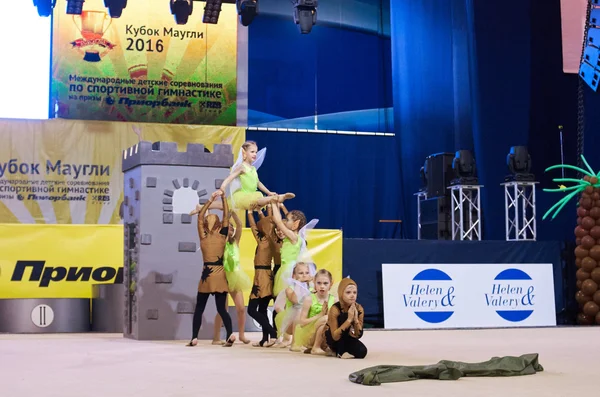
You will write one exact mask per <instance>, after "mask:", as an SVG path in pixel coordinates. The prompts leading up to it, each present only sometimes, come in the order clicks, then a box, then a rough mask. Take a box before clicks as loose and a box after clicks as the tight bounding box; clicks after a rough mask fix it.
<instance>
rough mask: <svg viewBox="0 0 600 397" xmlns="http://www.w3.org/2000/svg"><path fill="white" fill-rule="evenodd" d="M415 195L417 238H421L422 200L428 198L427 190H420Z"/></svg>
mask: <svg viewBox="0 0 600 397" xmlns="http://www.w3.org/2000/svg"><path fill="white" fill-rule="evenodd" d="M415 196H417V240H421V201H424V200H427V192H418V193H415Z"/></svg>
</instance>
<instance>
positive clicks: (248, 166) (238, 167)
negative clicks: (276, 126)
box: [211, 141, 296, 210]
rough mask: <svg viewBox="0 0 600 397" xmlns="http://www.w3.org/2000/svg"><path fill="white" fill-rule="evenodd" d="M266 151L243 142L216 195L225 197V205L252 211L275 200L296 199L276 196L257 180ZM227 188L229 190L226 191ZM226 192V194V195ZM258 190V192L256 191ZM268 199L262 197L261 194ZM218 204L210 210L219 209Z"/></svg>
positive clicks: (283, 195) (281, 201)
mask: <svg viewBox="0 0 600 397" xmlns="http://www.w3.org/2000/svg"><path fill="white" fill-rule="evenodd" d="M266 151H267V149H266V148H264V149H262V150H261V151H260V152H259V151H258V146H257V145H256V142H254V141H247V142H245V143H244V144H243V145H242V147H241V148H240V152H239V154H238V159H237V162H236V163H235V164H234V165H233V167H231V173H230V174H229V176H228V177H227V178H225V180H224V181H223V183H222V184H221V187H220V188H219V190H217V194H218V195H224V194H225V195H226V196H227V200H228V202H227V204H229V206H230V208H232V209H234V210H249V209H250V210H252V209H255V208H262V207H264V206H265V205H267V204H269V202H270V201H271V200H272V199H273V198H275V200H276V201H278V202H280V203H283V202H284V201H285V200H288V199H292V198H294V197H296V195H295V194H294V193H285V194H277V193H274V192H271V191H270V190H269V189H267V187H266V186H265V185H263V184H262V182H261V181H260V180H259V179H258V173H257V169H258V168H260V166H261V165H262V163H263V161H264V158H265V155H266ZM228 187H229V189H227V188H228ZM226 190H228V192H227V193H226ZM258 190H260V191H258ZM261 192H262V193H264V194H266V195H267V196H268V197H264V196H263V194H262V193H261ZM220 205H221V203H220V202H214V206H213V207H211V208H212V209H221V208H220V207H219V206H220Z"/></svg>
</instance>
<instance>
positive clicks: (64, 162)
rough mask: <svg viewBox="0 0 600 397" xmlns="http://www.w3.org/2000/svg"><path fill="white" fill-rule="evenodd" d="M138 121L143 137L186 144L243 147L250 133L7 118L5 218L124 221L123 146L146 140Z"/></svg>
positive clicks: (0, 215) (2, 124) (1, 125)
mask: <svg viewBox="0 0 600 397" xmlns="http://www.w3.org/2000/svg"><path fill="white" fill-rule="evenodd" d="M134 126H136V127H139V129H140V130H141V138H142V139H143V140H146V141H150V142H157V141H166V142H176V143H177V145H178V148H179V150H180V151H185V149H186V146H187V144H188V143H202V144H204V146H205V147H206V148H207V149H209V150H211V151H212V150H213V145H214V144H217V143H223V142H225V143H231V145H232V147H233V148H239V147H240V146H241V145H242V143H243V142H244V140H245V135H246V131H245V129H244V128H241V127H221V126H191V125H166V124H133V123H117V122H101V121H75V120H60V119H56V120H45V121H36V120H6V119H5V120H2V119H0V131H2V144H1V145H0V223H52V224H53V223H58V224H117V223H119V205H120V203H121V201H122V200H123V173H122V172H121V161H122V155H123V153H122V151H123V150H125V149H127V148H129V147H131V146H133V145H135V144H136V143H137V142H138V141H139V139H140V138H138V136H137V135H136V133H134V130H133V127H134ZM233 151H234V157H235V156H237V150H235V149H233ZM234 160H235V159H234Z"/></svg>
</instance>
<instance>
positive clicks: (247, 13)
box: [236, 0, 258, 26]
mask: <svg viewBox="0 0 600 397" xmlns="http://www.w3.org/2000/svg"><path fill="white" fill-rule="evenodd" d="M236 3H237V10H238V15H239V16H240V22H241V23H242V25H243V26H248V25H250V24H251V23H252V21H253V20H254V17H255V16H257V15H258V1H256V0H237V1H236Z"/></svg>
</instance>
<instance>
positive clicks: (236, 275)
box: [212, 212, 252, 345]
mask: <svg viewBox="0 0 600 397" xmlns="http://www.w3.org/2000/svg"><path fill="white" fill-rule="evenodd" d="M231 215H232V217H233V221H234V222H235V229H234V228H233V227H232V226H229V236H228V238H227V242H226V243H225V252H224V254H223V266H224V267H225V276H226V277H227V286H228V287H229V294H230V295H231V298H232V299H233V302H234V303H235V309H236V312H237V320H238V330H239V332H238V333H239V336H240V341H242V342H244V343H245V344H248V343H250V340H249V339H246V337H245V335H244V328H245V327H246V306H245V304H244V294H243V292H242V291H243V290H244V289H249V288H250V286H251V285H252V281H250V277H248V275H247V274H246V272H244V271H243V270H242V268H241V267H240V239H241V237H242V221H241V220H240V218H239V217H238V216H237V214H236V213H235V212H232V213H231ZM222 325H223V321H222V319H221V316H219V314H218V313H217V315H216V316H215V328H214V334H213V342H212V343H213V345H222V344H224V343H225V342H223V341H221V326H222Z"/></svg>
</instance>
